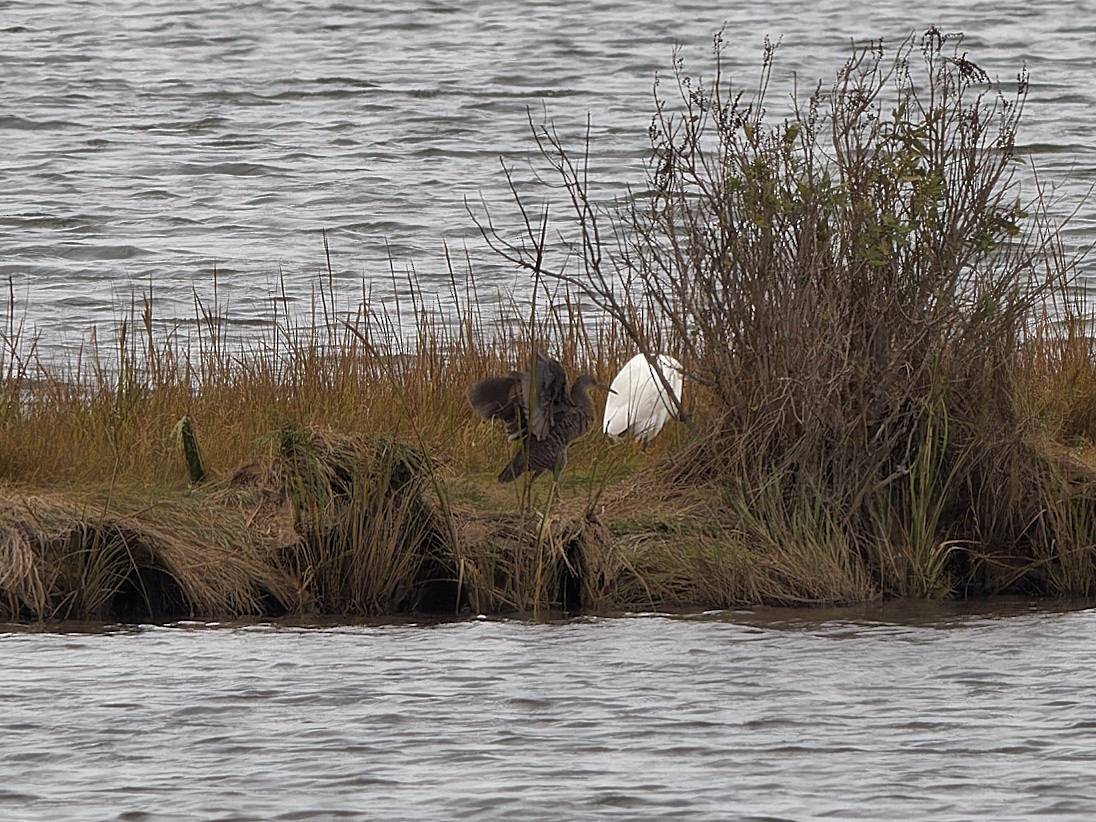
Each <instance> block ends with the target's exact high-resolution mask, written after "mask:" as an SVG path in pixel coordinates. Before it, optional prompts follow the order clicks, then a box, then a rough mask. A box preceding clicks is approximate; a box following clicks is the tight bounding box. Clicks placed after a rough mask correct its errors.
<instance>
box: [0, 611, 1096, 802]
mask: <svg viewBox="0 0 1096 822" xmlns="http://www.w3.org/2000/svg"><path fill="white" fill-rule="evenodd" d="M994 608H995V610H993V611H988V612H987V611H983V612H981V613H978V612H970V611H966V610H965V609H957V608H955V607H951V608H948V607H933V606H919V607H918V608H916V609H915V610H913V611H909V610H895V609H893V608H890V609H883V610H858V611H837V612H823V613H818V612H809V611H808V612H793V613H789V612H767V613H765V612H759V613H739V614H721V615H709V616H707V617H692V618H682V617H677V618H671V617H660V616H646V617H632V618H616V619H589V620H582V621H576V622H570V623H564V624H526V623H517V622H491V621H473V622H465V623H457V624H446V625H440V626H435V627H429V626H415V625H389V626H380V627H377V626H373V627H368V626H359V627H339V628H316V627H312V628H291V627H285V626H250V627H235V628H230V627H219V628H216V627H208V626H176V627H144V628H140V629H133V630H118V631H114V632H111V631H108V632H100V633H68V634H64V633H39V632H34V633H9V634H3V635H0V651H2V653H3V659H4V677H3V679H4V685H3V689H2V691H0V693H2V697H0V700H2V704H0V738H2V739H3V744H2V745H0V773H2V774H3V780H2V784H0V818H3V819H13V820H14V819H19V820H57V819H74V820H84V819H87V820H108V819H118V820H161V819H164V820H168V819H172V820H184V819H221V820H290V819H292V820H301V819H338V818H346V819H366V818H369V819H457V818H464V819H560V820H563V819H567V820H573V819H593V818H599V819H601V818H616V819H636V818H645V819H705V820H726V819H768V820H779V819H788V820H797V819H812V818H820V817H825V818H834V819H928V818H931V819H973V818H981V819H993V820H1002V819H1031V818H1035V817H1040V818H1047V819H1078V820H1080V819H1091V818H1093V815H1094V814H1096V781H1094V780H1093V774H1094V773H1096V719H1094V716H1093V712H1092V684H1091V679H1092V672H1093V670H1096V644H1094V642H1093V637H1094V636H1096V611H1093V610H1075V611H1057V612H1056V611H1043V610H1037V609H1033V608H1031V609H1029V608H1026V607H1024V606H1021V605H1012V606H1009V607H1008V608H1007V609H1004V606H994Z"/></svg>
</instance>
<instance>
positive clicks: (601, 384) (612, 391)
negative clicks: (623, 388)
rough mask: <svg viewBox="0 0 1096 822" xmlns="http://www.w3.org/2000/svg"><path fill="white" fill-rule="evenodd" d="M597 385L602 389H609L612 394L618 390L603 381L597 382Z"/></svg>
mask: <svg viewBox="0 0 1096 822" xmlns="http://www.w3.org/2000/svg"><path fill="white" fill-rule="evenodd" d="M597 387H598V388H600V389H602V390H604V391H608V392H609V393H610V394H615V393H616V391H614V390H613V389H612V388H610V387H609V386H607V385H605V383H601V382H599V383H598V384H597Z"/></svg>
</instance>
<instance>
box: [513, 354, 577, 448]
mask: <svg viewBox="0 0 1096 822" xmlns="http://www.w3.org/2000/svg"><path fill="white" fill-rule="evenodd" d="M522 398H523V399H524V401H525V409H526V413H527V414H528V416H529V431H530V432H531V433H532V435H533V436H534V437H535V438H536V439H538V440H543V439H545V438H546V437H547V436H548V432H549V430H550V429H551V428H552V420H553V418H554V416H555V414H556V413H557V411H558V410H559V409H560V408H561V407H562V406H564V405H570V403H571V395H570V393H569V392H568V390H567V372H565V371H564V370H563V366H562V365H560V364H559V362H558V361H556V360H553V359H550V358H549V357H545V356H544V355H543V354H537V358H536V360H535V361H534V362H533V363H532V364H531V365H530V366H529V371H528V372H526V374H525V375H524V383H523V385H522Z"/></svg>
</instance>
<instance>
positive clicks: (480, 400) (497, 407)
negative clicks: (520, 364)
mask: <svg viewBox="0 0 1096 822" xmlns="http://www.w3.org/2000/svg"><path fill="white" fill-rule="evenodd" d="M525 381H526V375H525V374H522V373H521V372H519V371H511V372H510V373H509V374H508V375H506V376H504V377H487V378H486V379H483V380H480V381H479V382H477V383H475V384H473V385H472V387H471V388H469V389H468V402H469V403H470V404H471V406H472V408H474V409H475V410H476V413H477V414H479V415H480V416H481V417H483V418H484V419H487V420H502V421H503V423H504V424H505V425H506V435H507V436H508V437H509V438H510V439H512V440H514V439H518V438H519V437H520V436H521V434H522V432H523V431H525V430H527V427H528V424H529V423H528V419H529V414H528V411H527V409H526V405H525V399H524V393H525V392H524V391H523V385H524V384H525Z"/></svg>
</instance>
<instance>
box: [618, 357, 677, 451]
mask: <svg viewBox="0 0 1096 822" xmlns="http://www.w3.org/2000/svg"><path fill="white" fill-rule="evenodd" d="M655 362H656V363H657V367H658V369H659V370H660V371H661V372H662V376H663V377H665V378H666V384H667V385H669V386H670V389H671V390H672V391H673V397H674V398H676V402H675V399H674V398H671V397H670V396H669V395H668V394H667V393H666V385H664V384H663V381H662V379H660V378H659V375H658V373H656V371H655V369H654V368H653V367H652V366H651V364H650V363H648V362H647V358H646V357H645V356H644V355H643V354H637V355H636V356H634V357H632V359H630V360H628V362H627V363H625V365H624V367H623V368H622V369H620V373H619V374H617V375H616V377H614V378H613V384H612V386H611V393H610V394H609V399H608V400H606V401H605V421H604V423H603V425H602V429H603V430H604V431H605V433H606V434H608V435H609V438H610V439H612V440H613V441H614V442H616V441H618V440H620V439H621V438H623V437H626V436H631V437H632V438H633V439H635V441H636V442H639V443H641V444H643V445H646V444H647V443H649V442H650V441H651V440H653V439H654V438H655V437H656V436H657V435H658V432H659V431H661V430H662V426H663V425H665V424H666V420H668V419H669V418H670V417H671V416H672V415H675V414H677V409H678V405H679V404H680V402H681V388H682V384H683V381H684V377H683V371H682V368H681V363H679V362H678V361H677V360H675V359H674V358H673V357H671V356H669V355H668V354H659V355H658V356H657V357H655Z"/></svg>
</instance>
